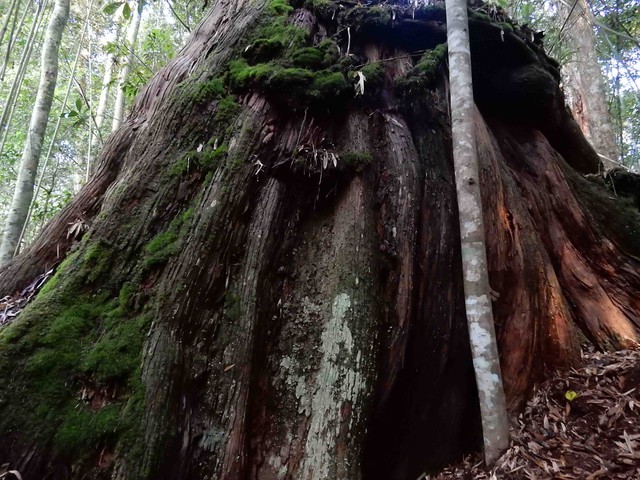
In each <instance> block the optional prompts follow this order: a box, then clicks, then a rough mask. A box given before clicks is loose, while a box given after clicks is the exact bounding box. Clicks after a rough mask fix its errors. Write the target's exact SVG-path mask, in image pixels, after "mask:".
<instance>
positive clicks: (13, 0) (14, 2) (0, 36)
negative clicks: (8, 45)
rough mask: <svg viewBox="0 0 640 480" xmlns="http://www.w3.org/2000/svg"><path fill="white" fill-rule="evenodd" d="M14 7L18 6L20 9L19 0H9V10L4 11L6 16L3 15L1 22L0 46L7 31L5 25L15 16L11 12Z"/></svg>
mask: <svg viewBox="0 0 640 480" xmlns="http://www.w3.org/2000/svg"><path fill="white" fill-rule="evenodd" d="M15 8H18V10H19V9H20V0H11V3H10V4H9V10H7V13H6V15H7V16H6V17H5V19H4V22H2V28H0V46H2V44H3V42H4V35H5V33H7V27H8V26H9V23H10V22H11V18H15V16H14V13H13V10H14V9H15ZM16 16H17V15H16Z"/></svg>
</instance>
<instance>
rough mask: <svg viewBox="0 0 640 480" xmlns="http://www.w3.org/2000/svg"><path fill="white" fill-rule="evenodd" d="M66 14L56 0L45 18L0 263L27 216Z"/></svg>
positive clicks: (63, 1) (64, 3)
mask: <svg viewBox="0 0 640 480" xmlns="http://www.w3.org/2000/svg"><path fill="white" fill-rule="evenodd" d="M68 18H69V0H57V1H56V3H55V6H54V9H53V12H52V14H51V18H50V19H49V25H48V27H47V32H46V35H45V40H44V45H43V49H42V66H41V73H40V84H39V85H38V93H37V96H36V100H35V104H34V107H33V112H32V115H31V121H30V123H29V130H28V132H27V139H26V141H25V145H24V150H23V152H22V158H21V159H20V169H19V171H18V178H17V180H16V187H15V191H14V195H13V200H12V202H11V207H10V210H9V214H8V216H7V221H6V225H5V227H4V229H3V236H2V244H1V245H0V264H3V263H6V262H7V261H8V260H10V259H11V258H12V257H13V256H14V255H15V254H16V253H17V252H18V249H19V247H20V246H19V243H18V239H19V237H20V234H21V232H22V229H23V227H24V224H25V221H26V219H27V212H28V211H29V206H30V205H31V199H32V198H33V188H34V182H35V177H36V173H37V170H38V162H39V159H40V151H41V149H42V142H43V140H44V135H45V132H46V129H47V123H48V120H49V112H50V110H51V104H52V102H53V94H54V91H55V87H56V82H57V79H58V52H59V49H60V42H61V40H62V33H63V32H64V27H65V25H66V23H67V19H68Z"/></svg>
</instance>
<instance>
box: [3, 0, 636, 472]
mask: <svg viewBox="0 0 640 480" xmlns="http://www.w3.org/2000/svg"><path fill="white" fill-rule="evenodd" d="M296 7H298V8H296V9H292V8H291V7H289V6H288V5H286V4H284V3H279V2H270V3H268V4H266V2H253V1H252V2H245V1H241V0H221V1H219V2H218V3H216V5H214V7H213V8H212V11H211V13H210V15H209V16H208V17H207V18H206V20H205V21H204V22H203V23H202V25H200V27H199V28H198V29H196V31H195V32H194V35H193V37H192V39H191V41H190V43H189V44H188V45H187V46H186V47H185V49H184V50H183V51H182V52H181V54H180V55H179V56H178V57H177V58H176V59H175V60H174V61H173V62H172V63H171V64H170V65H168V66H167V67H166V68H165V69H164V70H163V71H162V72H160V73H159V74H158V75H157V76H156V77H154V79H152V81H151V82H150V84H149V85H148V86H147V87H146V88H145V89H144V90H143V92H141V94H140V95H139V97H138V99H137V101H136V103H135V105H134V107H133V111H132V114H131V116H130V117H129V118H128V119H127V120H126V121H125V123H124V124H123V126H122V127H121V128H120V129H119V130H118V131H117V132H116V133H115V134H114V135H113V136H112V137H111V138H110V139H109V140H108V141H107V144H106V145H105V148H104V151H103V153H102V154H101V156H100V163H99V167H98V170H97V172H96V175H95V177H94V178H93V179H92V180H91V181H90V182H89V183H88V184H87V185H86V186H85V187H84V188H83V190H82V191H81V192H80V194H79V195H78V197H77V198H76V199H75V200H74V202H72V204H71V205H69V206H68V207H67V208H66V209H65V210H64V211H63V212H61V214H60V215H59V216H58V217H57V218H56V219H55V220H54V221H53V222H52V223H50V224H49V225H48V226H47V227H46V228H45V231H44V232H43V234H41V235H40V237H39V238H38V239H37V240H36V242H35V243H34V245H33V246H32V247H31V248H30V249H29V250H28V251H27V252H25V253H23V254H22V255H20V256H19V257H17V258H16V259H14V260H13V261H12V262H11V263H10V264H9V265H7V266H6V267H4V268H3V270H2V271H1V272H0V285H1V286H2V292H0V293H3V292H4V293H13V292H15V291H19V290H20V289H22V288H23V287H24V286H26V285H27V284H28V283H29V282H30V281H31V280H32V279H33V278H34V277H35V276H37V275H38V274H39V273H41V272H42V271H43V269H44V268H51V266H55V265H56V264H58V263H59V262H60V260H61V259H62V258H66V259H65V261H64V262H63V263H62V264H61V265H58V267H57V273H56V276H55V277H54V278H53V279H52V280H50V281H49V282H50V283H48V284H47V286H46V287H45V288H44V289H43V291H41V292H40V294H39V295H38V297H37V298H36V299H35V300H34V301H33V302H32V303H31V304H30V305H29V306H28V307H27V308H26V309H25V310H24V311H23V312H22V313H21V314H20V316H19V317H18V318H17V319H15V320H14V321H13V322H12V323H11V324H10V325H9V326H7V327H4V328H3V329H2V330H0V410H2V412H1V414H0V458H1V459H4V460H5V461H6V462H8V463H10V465H11V466H12V467H13V468H17V469H19V470H20V471H21V472H22V473H23V477H25V479H26V478H42V477H43V476H44V472H56V473H55V475H57V477H56V478H82V477H83V476H85V477H92V476H93V477H94V478H117V479H123V480H124V479H139V478H148V479H151V478H153V479H163V478H185V479H189V478H193V479H200V478H220V479H239V478H255V479H275V478H278V479H314V480H315V479H319V480H321V479H329V478H331V479H336V478H337V479H359V478H365V479H377V478H379V479H402V480H404V479H415V478H417V477H418V476H419V475H420V474H421V473H422V472H424V471H425V470H427V469H431V468H435V467H438V466H440V465H442V464H444V463H446V462H449V461H451V460H452V459H454V458H457V457H458V456H459V455H461V454H462V453H463V452H466V451H470V450H472V449H477V448H478V447H479V445H480V438H481V437H480V435H479V431H480V424H479V420H480V416H479V411H478V398H477V394H476V393H475V392H476V388H475V382H474V376H473V366H472V362H471V353H470V349H469V339H468V334H467V329H466V322H465V314H464V294H463V287H462V285H463V282H462V266H461V255H460V248H459V245H460V234H459V227H458V222H457V215H456V211H457V204H456V193H455V183H454V177H453V164H452V162H451V132H450V126H449V116H448V109H447V82H446V81H445V76H446V70H445V68H444V62H442V58H443V55H444V50H443V49H442V48H441V47H440V48H435V47H436V46H437V45H438V44H441V43H443V42H445V40H446V31H445V28H444V23H443V22H444V10H443V9H442V8H441V7H432V6H431V7H430V6H427V7H424V6H423V7H420V8H417V9H414V8H413V6H412V5H408V6H403V5H396V6H393V7H391V6H389V5H382V6H353V7H345V8H340V7H338V6H337V5H334V4H331V3H329V4H326V3H321V4H316V5H315V6H314V5H313V4H311V3H309V4H307V5H306V8H303V6H302V5H299V4H296ZM392 8H393V10H392ZM292 25H294V26H296V28H294V29H292V28H291V26H292ZM346 27H348V29H347V28H346ZM300 29H302V30H300ZM283 31H284V33H283ZM305 32H307V33H305ZM470 34H471V47H472V58H473V59H474V60H473V61H474V64H473V75H474V88H475V91H474V93H475V97H476V103H477V106H478V112H477V113H476V118H475V121H474V125H475V129H476V136H477V139H478V142H477V149H478V155H479V161H480V186H481V193H482V197H483V198H482V204H483V215H484V217H485V219H486V222H485V230H486V231H485V234H486V238H487V239H488V246H487V249H488V256H487V258H488V264H489V280H490V284H491V288H492V290H494V292H495V297H496V299H495V301H494V303H493V306H494V312H495V324H496V325H495V326H496V332H497V336H498V342H499V349H500V354H501V366H502V371H503V377H504V383H505V393H506V398H507V402H508V407H509V408H510V409H511V410H512V411H514V412H515V411H516V410H517V408H518V407H519V406H520V405H521V404H522V402H523V400H524V399H525V398H526V396H527V394H528V393H529V392H530V391H531V389H532V388H533V385H534V384H535V383H536V382H538V381H540V380H541V379H543V378H544V377H545V376H546V375H548V374H549V373H550V372H551V371H553V370H554V369H556V368H559V367H568V366H571V365H574V364H575V362H576V361H577V360H578V359H579V341H580V339H581V337H579V332H582V334H583V335H584V337H583V338H582V341H584V342H591V343H593V344H594V345H597V346H598V347H601V348H617V347H621V346H629V345H632V344H636V342H637V341H638V339H639V327H640V319H639V318H638V311H640V308H639V307H640V304H639V303H640V300H639V298H640V296H639V295H638V292H639V291H640V269H639V263H638V260H637V258H638V257H639V256H640V247H639V246H638V242H637V238H638V236H637V235H638V225H640V220H639V217H640V213H638V211H637V210H634V208H633V207H631V206H627V205H626V204H623V203H622V202H619V201H617V200H615V199H612V198H610V197H609V194H608V192H607V191H606V190H604V189H603V188H601V187H600V186H599V185H597V184H595V183H592V182H591V181H589V180H587V179H585V178H584V177H583V176H582V174H583V173H594V172H596V171H597V169H598V164H599V159H598V157H597V154H596V153H595V151H594V150H593V149H592V148H591V147H590V146H589V145H588V143H587V142H586V141H585V139H584V137H583V136H582V134H581V133H580V131H579V128H578V127H577V124H576V123H575V121H574V120H573V119H572V117H571V115H570V113H569V112H568V111H567V110H566V109H565V108H564V98H563V96H562V93H561V92H560V90H559V86H558V85H559V75H558V72H557V68H556V67H555V65H554V63H553V62H552V61H550V60H549V59H547V57H546V56H545V55H544V54H543V53H542V51H541V49H540V47H539V46H537V45H535V44H531V43H529V41H528V38H529V36H528V35H522V36H520V34H519V33H517V32H511V31H505V29H504V26H499V25H494V24H492V23H489V22H486V21H483V20H479V19H476V20H473V21H472V22H471V24H470ZM283 39H285V40H283ZM332 39H333V40H332ZM323 40H324V43H323ZM333 41H335V42H336V44H335V45H334V44H333V43H332V42H333ZM348 44H350V48H349V50H350V53H351V54H352V55H354V56H355V57H351V58H345V52H346V50H347V45H348ZM338 47H339V48H340V52H342V54H341V55H338ZM309 48H316V50H308V49H309ZM423 51H426V52H425V53H424V55H423V53H422V52H423ZM274 52H275V53H274ZM318 52H323V55H320V54H319V53H318ZM415 52H420V53H415ZM324 55H326V57H325V56H324ZM303 57H304V60H303ZM270 62H282V63H270ZM274 65H275V66H274ZM322 65H324V66H322ZM252 68H255V70H252ZM330 68H333V70H330ZM343 69H344V70H343ZM265 70H266V71H267V73H266V74H265V73H264V72H265ZM347 71H351V72H352V73H353V75H355V78H358V76H357V72H358V71H360V72H363V73H364V76H365V77H366V79H367V80H366V83H365V94H364V95H363V96H358V97H354V90H353V89H352V86H351V85H350V84H349V83H347V78H348V77H346V76H344V75H343V73H342V72H347ZM256 72H262V73H260V74H259V75H258V74H257V73H256ZM335 73H337V74H338V76H336V75H334V74H335ZM254 74H255V75H254ZM252 75H254V76H253V77H252ZM329 78H330V79H331V82H328V80H327V79H329ZM327 83H330V85H331V88H328V87H327V86H326V85H327ZM301 85H302V88H301ZM325 89H326V90H325ZM323 92H325V93H323ZM327 92H328V93H327ZM336 98H338V99H339V101H336V100H335V99H336ZM613 211H616V212H618V214H619V215H617V216H616V217H615V218H614V217H613V216H612V215H611V212H613ZM622 214H624V217H623V216H621V215H622ZM78 219H82V220H83V221H84V222H85V223H86V224H87V225H88V226H89V230H88V232H87V233H86V234H85V235H84V237H83V238H82V239H81V240H78V239H74V238H71V237H69V236H68V235H67V230H68V224H69V223H73V222H75V221H77V220H78ZM614 272H615V274H614ZM9 412H10V414H9Z"/></svg>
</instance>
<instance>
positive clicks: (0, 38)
mask: <svg viewBox="0 0 640 480" xmlns="http://www.w3.org/2000/svg"><path fill="white" fill-rule="evenodd" d="M14 7H15V8H16V12H15V14H13V9H14ZM28 11H29V5H27V6H26V7H25V9H24V13H23V14H22V18H21V19H20V24H19V26H18V27H17V28H16V24H17V23H18V15H19V13H20V3H19V2H16V1H15V0H14V1H13V2H12V3H11V5H10V6H9V12H8V13H7V19H6V21H5V23H4V25H3V26H2V31H1V32H0V45H2V41H3V40H4V35H5V33H6V29H7V26H8V23H9V20H10V19H11V18H12V17H13V22H12V23H11V30H10V32H9V41H8V42H7V49H6V52H5V55H4V59H3V61H2V67H0V81H2V80H4V73H5V71H6V69H7V63H8V62H9V58H10V57H11V51H12V49H13V43H14V40H15V38H16V35H19V34H20V30H21V27H22V22H23V21H24V18H25V17H26V15H27V12H28ZM12 14H13V15H12Z"/></svg>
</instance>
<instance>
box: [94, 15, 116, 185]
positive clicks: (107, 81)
mask: <svg viewBox="0 0 640 480" xmlns="http://www.w3.org/2000/svg"><path fill="white" fill-rule="evenodd" d="M120 33H121V29H120V26H119V25H118V27H117V30H116V35H115V37H116V40H115V41H116V42H119V41H120ZM115 64H116V55H115V54H114V53H110V54H109V55H107V58H106V59H105V63H104V75H103V77H102V88H101V89H100V97H99V99H98V106H97V107H96V109H95V117H94V120H93V121H94V126H95V130H96V131H95V134H94V135H93V136H92V143H91V147H90V148H91V155H90V158H89V165H88V166H87V178H88V177H89V176H90V174H91V171H92V169H93V163H94V157H95V155H96V153H97V152H98V151H99V150H100V148H102V145H103V143H104V141H103V135H102V130H101V129H102V125H103V123H104V117H105V113H106V111H107V103H108V101H109V93H110V92H111V83H112V80H113V72H114V68H115Z"/></svg>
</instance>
